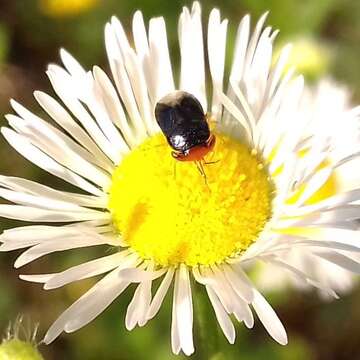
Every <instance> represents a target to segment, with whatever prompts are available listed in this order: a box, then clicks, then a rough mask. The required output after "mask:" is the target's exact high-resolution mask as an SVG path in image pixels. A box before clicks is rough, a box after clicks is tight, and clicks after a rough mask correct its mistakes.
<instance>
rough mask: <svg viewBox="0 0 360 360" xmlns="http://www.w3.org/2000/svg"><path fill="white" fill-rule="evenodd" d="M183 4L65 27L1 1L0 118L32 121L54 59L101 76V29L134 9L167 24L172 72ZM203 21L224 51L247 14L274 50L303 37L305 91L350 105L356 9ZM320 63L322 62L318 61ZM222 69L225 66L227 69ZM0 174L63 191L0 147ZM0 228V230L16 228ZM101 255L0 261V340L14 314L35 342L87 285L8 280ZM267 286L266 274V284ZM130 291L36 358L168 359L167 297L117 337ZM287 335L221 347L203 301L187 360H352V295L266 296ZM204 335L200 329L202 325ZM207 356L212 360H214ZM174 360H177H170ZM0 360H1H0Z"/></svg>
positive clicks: (257, 6)
mask: <svg viewBox="0 0 360 360" xmlns="http://www.w3.org/2000/svg"><path fill="white" fill-rule="evenodd" d="M183 5H191V3H190V2H188V1H186V2H183V1H177V0H176V1H174V0H173V1H160V0H157V1H140V0H122V1H115V0H107V1H106V0H104V1H99V2H98V4H97V5H96V6H94V7H93V8H91V9H89V10H87V11H85V12H83V13H80V14H73V15H71V16H66V17H51V16H48V15H46V14H44V13H42V12H41V10H40V7H39V3H38V1H35V0H23V1H2V2H1V3H0V112H1V114H6V113H7V112H11V110H10V106H9V103H8V101H9V98H15V99H17V100H18V101H20V102H21V103H23V104H24V105H26V106H27V107H29V108H30V109H32V110H34V111H35V112H38V111H39V108H38V107H36V104H35V101H34V99H33V97H32V92H33V90H35V89H40V90H44V91H47V92H49V93H50V94H53V92H52V90H51V89H50V85H49V83H48V81H47V77H46V75H45V70H46V66H47V64H48V63H51V62H59V56H58V49H59V48H60V47H64V48H66V49H67V50H69V51H70V52H71V53H72V54H73V55H74V56H75V57H76V58H77V59H78V60H79V61H80V62H81V63H82V64H84V66H85V67H88V68H90V67H91V66H92V65H94V64H99V65H101V66H102V67H103V68H105V69H107V70H108V65H107V62H106V59H105V51H104V42H103V28H104V24H105V22H106V21H107V20H108V19H109V18H110V16H111V15H113V14H115V15H117V16H118V17H119V18H120V19H121V21H122V23H123V25H124V27H125V28H126V29H127V30H129V29H130V28H131V18H132V14H133V13H134V11H135V10H137V9H141V10H142V11H143V13H144V17H145V19H146V20H148V19H149V18H150V17H152V16H159V15H163V16H164V17H165V19H166V22H167V30H168V38H169V41H170V48H171V55H172V56H171V57H172V60H173V64H174V67H175V68H176V67H177V65H178V60H177V59H178V54H179V50H178V48H177V18H178V15H179V13H180V11H181V7H182V6H183ZM202 6H203V14H204V16H203V19H204V23H205V22H206V18H207V15H208V14H209V11H210V10H211V8H213V7H219V8H220V10H221V12H222V15H223V16H224V17H227V18H228V19H229V20H230V27H229V33H228V46H227V51H228V52H229V53H231V50H232V42H233V40H234V36H235V33H236V28H237V24H238V22H239V20H240V18H241V17H242V16H243V15H244V14H246V13H250V14H251V15H252V18H253V19H257V18H258V17H259V16H260V15H261V14H262V13H263V12H264V11H265V10H270V11H271V13H270V16H269V21H268V23H269V24H271V25H273V26H274V27H277V28H280V30H281V33H280V36H279V40H280V41H281V42H285V41H288V40H290V41H291V40H294V39H295V40H296V39H298V38H299V37H302V36H306V37H307V38H310V39H312V40H314V41H315V43H317V44H319V45H321V46H322V47H326V49H327V50H326V54H327V56H328V58H327V59H325V60H326V61H325V62H324V64H322V63H321V64H320V66H319V67H315V68H310V69H305V70H306V74H305V75H306V77H307V78H308V81H309V82H311V81H316V80H317V78H318V77H319V76H321V75H322V74H324V73H331V74H332V76H333V77H335V78H336V79H338V80H339V81H341V82H344V83H346V84H348V86H349V88H350V90H351V92H352V94H353V101H354V103H356V102H359V100H360V66H359V59H360V21H359V17H360V1H358V0H341V1H340V0H317V1H315V0H303V1H298V0H241V1H238V0H224V1H206V2H203V4H202ZM322 60H324V59H322ZM227 66H229V64H227ZM0 124H1V125H4V124H5V120H4V119H3V117H1V119H0ZM0 173H2V174H6V175H13V176H23V177H27V178H31V179H33V180H36V181H40V182H42V183H45V184H49V185H52V186H55V187H56V186H60V187H62V186H63V184H62V183H61V182H60V181H58V180H56V179H54V178H52V177H50V176H49V175H47V174H46V173H45V172H44V171H41V170H39V169H37V168H36V167H35V166H33V165H32V164H30V163H28V162H26V161H25V160H24V159H23V158H21V157H20V156H19V155H17V154H16V153H15V151H14V150H12V149H11V148H10V147H9V146H8V145H7V143H5V141H4V140H3V139H0ZM18 224H19V223H16V222H14V221H7V220H3V219H2V220H0V229H6V228H9V227H11V226H14V225H18ZM103 251H104V249H101V248H97V249H85V250H79V251H70V252H67V253H66V254H56V255H53V256H49V257H47V258H44V259H40V260H39V261H37V262H35V263H34V264H30V265H28V266H27V267H26V268H24V269H21V270H20V271H19V270H14V269H13V267H12V264H13V262H14V259H15V258H16V256H17V254H16V253H15V252H14V253H5V254H4V253H1V254H0V332H1V331H3V332H4V333H5V329H6V326H7V324H8V322H9V321H12V320H14V319H15V318H16V316H17V315H18V314H19V313H22V314H26V315H28V316H30V317H31V319H32V321H33V322H34V323H35V322H40V337H39V340H40V338H41V335H43V334H44V333H45V331H46V329H47V328H48V326H50V324H51V322H52V321H54V320H55V318H56V317H57V315H58V314H59V313H60V312H61V311H62V310H64V309H65V308H66V307H67V306H68V305H70V303H72V302H73V301H74V300H75V299H76V298H77V297H79V296H80V295H81V294H82V293H83V292H84V291H85V290H86V289H87V288H88V287H89V286H90V285H91V284H92V281H93V280H87V281H82V282H80V283H76V284H73V285H70V286H68V287H67V288H63V289H60V290H55V291H48V292H45V291H43V290H42V289H41V286H39V285H36V284H30V283H26V282H23V281H20V280H19V279H18V274H19V273H39V272H44V273H46V272H51V271H59V270H60V269H65V268H66V267H68V266H71V265H74V264H77V263H80V262H82V261H86V260H89V259H91V258H94V257H96V256H99V255H101V254H103ZM270 276H271V274H270ZM193 289H194V297H196V299H200V298H203V297H204V296H203V293H202V290H201V289H199V288H197V287H193ZM132 293H133V288H130V289H129V290H128V291H126V292H125V294H124V295H123V296H121V297H120V298H119V299H118V300H116V301H115V302H114V304H113V305H112V306H111V307H110V308H109V309H108V310H107V311H106V312H105V313H104V314H103V315H101V316H100V317H99V318H98V319H96V320H95V321H93V322H92V323H91V324H90V325H88V326H87V327H85V328H84V329H81V330H80V331H78V332H76V333H75V334H71V335H63V336H61V337H60V338H59V339H58V340H56V341H55V342H54V343H53V344H51V345H49V346H41V347H40V351H41V352H42V354H43V355H44V358H45V359H47V360H55V359H56V360H64V359H70V360H73V359H74V360H75V359H76V360H78V359H79V360H80V359H85V360H99V359H106V360H121V359H123V360H125V359H159V360H162V359H163V360H165V359H173V358H176V357H174V356H172V355H171V347H170V317H169V314H170V313H171V308H170V300H171V299H170V296H167V298H166V301H165V305H164V306H163V308H162V309H161V311H160V313H159V315H158V316H157V318H156V319H154V320H152V321H151V322H150V323H149V324H148V325H147V326H146V327H144V328H140V329H139V328H136V329H135V330H134V331H132V332H131V333H130V332H128V331H126V330H125V327H124V317H125V312H126V305H127V304H128V303H129V301H130V298H131V295H132ZM268 296H269V298H270V302H271V303H272V304H273V305H274V307H275V308H276V310H277V312H278V314H279V316H280V318H281V319H282V320H283V322H284V324H285V325H286V328H287V330H288V334H289V345H288V346H286V347H282V346H280V345H277V344H276V343H275V342H274V341H272V340H271V339H270V337H269V336H268V335H267V334H266V332H265V330H264V329H263V327H262V326H261V324H260V322H259V321H256V324H255V327H254V329H253V330H246V329H244V327H243V326H242V325H240V326H237V330H238V331H237V341H236V343H235V345H232V346H231V345H228V344H227V343H226V341H225V340H224V338H223V336H222V335H221V334H219V329H218V326H217V325H216V322H215V320H214V315H213V312H212V310H211V309H210V307H209V303H208V300H207V299H206V297H204V299H203V303H202V304H201V306H200V305H199V304H198V301H196V303H195V314H196V310H197V308H199V307H202V308H201V311H202V313H204V312H205V314H206V316H205V318H206V321H207V322H206V324H205V325H206V326H205V328H206V330H205V331H204V326H203V327H202V328H201V329H199V326H200V327H201V323H200V325H199V323H198V322H197V321H196V323H195V333H196V338H195V343H196V345H197V351H196V353H195V355H193V356H192V358H193V359H208V358H209V355H208V353H207V348H210V349H211V350H212V351H214V355H213V357H212V358H213V360H215V359H219V360H220V359H241V360H248V359H249V360H250V359H251V360H257V359H267V360H270V359H323V360H342V359H360V349H359V343H360V341H359V340H360V335H359V334H360V306H359V303H360V288H359V287H358V286H356V287H355V288H354V290H353V292H352V293H351V294H347V295H344V296H343V297H342V298H341V300H337V301H333V302H328V301H324V300H322V299H320V298H319V296H318V295H317V294H316V293H315V292H311V291H310V292H308V293H306V294H303V293H299V292H296V291H293V290H291V289H286V290H284V291H283V292H273V293H271V294H268ZM203 325H204V324H203ZM217 349H220V350H221V351H222V353H223V354H222V357H221V356H220V355H216V351H217ZM178 358H181V357H178ZM0 360H1V359H0Z"/></svg>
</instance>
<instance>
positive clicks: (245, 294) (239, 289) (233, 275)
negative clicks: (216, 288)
mask: <svg viewBox="0 0 360 360" xmlns="http://www.w3.org/2000/svg"><path fill="white" fill-rule="evenodd" d="M235 269H236V272H235V271H234V269H233V267H232V266H228V265H226V266H225V268H224V274H225V276H226V278H227V280H228V281H229V283H230V285H231V287H232V288H233V289H234V291H235V292H236V293H237V294H238V296H240V297H241V298H242V299H243V300H245V301H246V302H247V303H249V304H250V303H251V302H252V301H253V298H254V293H253V288H252V285H251V283H250V282H249V280H248V279H247V278H246V277H245V275H244V274H243V273H242V272H240V271H239V267H236V268H235Z"/></svg>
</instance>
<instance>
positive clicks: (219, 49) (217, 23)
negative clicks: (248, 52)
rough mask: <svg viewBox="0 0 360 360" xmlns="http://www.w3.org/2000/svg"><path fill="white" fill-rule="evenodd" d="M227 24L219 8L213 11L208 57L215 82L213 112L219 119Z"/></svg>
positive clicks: (211, 14) (209, 27) (210, 18)
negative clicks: (221, 17)
mask: <svg viewBox="0 0 360 360" xmlns="http://www.w3.org/2000/svg"><path fill="white" fill-rule="evenodd" d="M227 24H228V21H227V20H223V21H222V22H221V19H220V11H219V10H218V9H213V10H212V11H211V13H210V16H209V25H208V57H209V66H210V74H211V78H212V82H213V99H212V105H211V114H212V116H214V117H215V119H217V120H218V121H219V120H220V119H221V115H222V114H221V113H222V108H221V102H220V99H219V96H218V93H219V92H222V91H223V77H224V65H225V50H226V30H227Z"/></svg>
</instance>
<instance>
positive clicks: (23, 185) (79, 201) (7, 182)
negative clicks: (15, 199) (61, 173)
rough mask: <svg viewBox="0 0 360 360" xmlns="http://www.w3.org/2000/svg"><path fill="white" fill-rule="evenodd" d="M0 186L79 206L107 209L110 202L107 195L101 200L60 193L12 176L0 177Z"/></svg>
mask: <svg viewBox="0 0 360 360" xmlns="http://www.w3.org/2000/svg"><path fill="white" fill-rule="evenodd" d="M0 185H2V186H3V187H6V188H8V189H11V190H15V191H19V192H24V193H27V194H31V195H35V196H41V197H46V198H48V199H51V200H60V201H64V202H67V203H71V204H74V205H79V206H86V207H95V208H97V207H99V208H106V206H107V202H108V200H107V199H106V197H105V194H104V195H103V197H101V198H100V197H97V196H92V195H83V194H76V193H70V192H65V191H59V190H55V189H52V188H50V187H48V186H45V185H42V184H39V183H37V182H34V181H31V180H27V179H22V178H17V177H11V176H3V175H0Z"/></svg>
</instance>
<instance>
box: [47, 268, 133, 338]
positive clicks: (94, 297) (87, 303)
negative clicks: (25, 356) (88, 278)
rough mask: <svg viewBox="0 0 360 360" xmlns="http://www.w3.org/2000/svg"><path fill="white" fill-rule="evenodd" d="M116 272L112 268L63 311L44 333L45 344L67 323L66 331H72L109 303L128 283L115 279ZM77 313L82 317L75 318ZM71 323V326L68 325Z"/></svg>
mask: <svg viewBox="0 0 360 360" xmlns="http://www.w3.org/2000/svg"><path fill="white" fill-rule="evenodd" d="M117 272H118V271H117V270H113V271H112V272H111V273H110V274H108V275H106V276H104V278H103V279H101V280H100V281H99V282H98V283H97V284H96V285H94V286H93V287H92V288H91V289H90V290H88V291H87V292H86V293H85V294H84V295H83V296H81V298H80V299H78V300H77V301H76V302H75V303H74V304H72V305H71V306H70V307H69V308H68V309H67V310H66V311H64V312H63V313H62V314H61V315H60V317H59V318H58V319H57V320H56V321H55V322H54V323H53V325H52V326H51V327H50V329H49V330H48V332H47V333H46V335H45V338H44V340H43V341H44V342H45V344H50V343H51V342H52V341H54V340H55V339H56V338H57V337H58V336H59V335H60V334H61V332H62V331H64V330H65V327H66V326H67V324H69V325H68V326H67V331H69V332H70V331H74V329H75V328H79V327H78V325H82V326H83V325H86V323H88V322H89V321H88V320H89V318H91V317H94V314H96V315H98V314H99V312H101V311H103V310H104V309H105V307H107V306H108V305H110V303H111V302H112V301H113V300H114V299H115V298H116V297H117V296H118V295H119V294H120V293H121V292H122V291H124V290H125V288H126V287H127V286H128V284H124V283H123V282H122V281H119V280H118V279H117ZM79 313H80V314H82V317H79V318H77V316H79ZM96 315H95V316H96ZM89 316H90V317H89ZM84 321H85V322H84ZM71 323H72V326H70V325H71Z"/></svg>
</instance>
